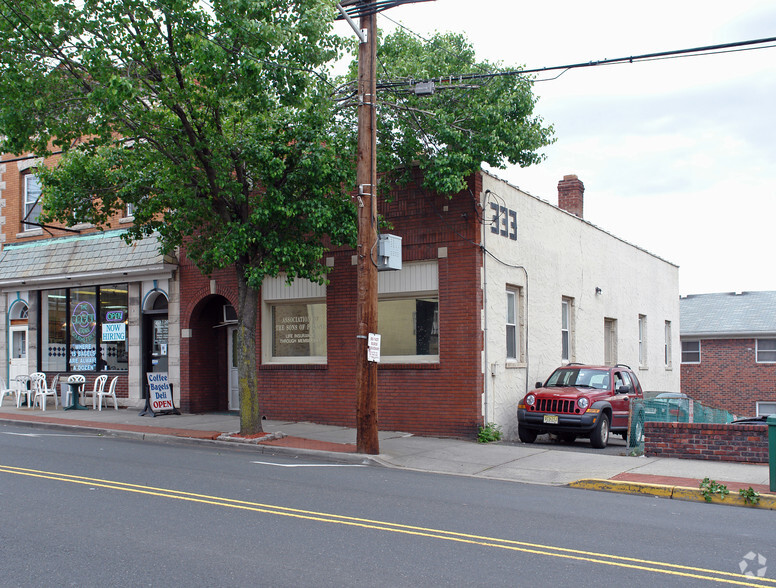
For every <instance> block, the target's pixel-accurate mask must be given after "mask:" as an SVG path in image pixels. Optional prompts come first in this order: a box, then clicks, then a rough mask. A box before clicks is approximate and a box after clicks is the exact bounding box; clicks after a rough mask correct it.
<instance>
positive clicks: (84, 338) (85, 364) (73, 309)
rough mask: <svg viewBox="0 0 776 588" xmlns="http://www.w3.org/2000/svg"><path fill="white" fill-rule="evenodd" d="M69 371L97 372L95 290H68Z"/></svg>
mask: <svg viewBox="0 0 776 588" xmlns="http://www.w3.org/2000/svg"><path fill="white" fill-rule="evenodd" d="M70 369H71V370H72V371H74V372H94V371H97V289H96V288H94V287H92V288H74V289H72V290H70Z"/></svg>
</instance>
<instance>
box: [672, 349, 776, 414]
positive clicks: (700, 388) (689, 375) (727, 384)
mask: <svg viewBox="0 0 776 588" xmlns="http://www.w3.org/2000/svg"><path fill="white" fill-rule="evenodd" d="M681 369H682V376H681V381H682V392H684V393H685V394H687V395H688V396H690V397H691V398H694V399H695V400H698V401H700V402H702V403H703V404H706V405H707V406H711V407H714V408H721V409H724V410H729V411H730V412H732V413H734V414H736V415H738V416H755V414H756V402H757V401H776V364H773V363H757V362H756V361H755V340H754V339H716V340H703V341H701V363H699V364H682V368H681Z"/></svg>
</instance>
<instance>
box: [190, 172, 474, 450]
mask: <svg viewBox="0 0 776 588" xmlns="http://www.w3.org/2000/svg"><path fill="white" fill-rule="evenodd" d="M480 182H481V178H480V176H479V175H477V176H476V177H474V178H472V179H471V180H470V189H471V193H474V194H477V193H479V191H480V190H481V187H480V185H479V183H480ZM471 193H470V192H469V191H468V190H467V191H464V192H461V193H460V194H458V195H456V196H455V197H454V198H453V199H451V200H448V199H447V198H444V197H440V196H438V195H435V194H430V193H427V192H425V191H424V190H421V189H419V188H418V187H417V185H415V186H412V187H409V188H402V189H396V190H392V191H391V201H390V202H389V203H381V205H380V207H379V209H380V214H381V216H383V218H385V220H386V221H387V222H389V223H391V227H392V228H391V230H390V233H392V234H396V235H399V236H401V237H402V258H403V261H404V262H405V263H406V262H411V261H422V260H430V259H434V260H437V263H438V268H439V333H440V361H439V363H437V364H398V365H396V364H380V365H379V366H378V418H379V427H380V429H381V430H399V431H408V432H412V433H417V434H427V435H437V436H463V437H466V436H474V435H475V434H476V428H477V425H479V424H481V423H482V415H481V394H482V391H483V376H482V371H481V353H482V346H483V339H482V326H481V322H480V321H481V312H482V290H481V288H480V279H481V266H482V255H481V253H480V250H479V246H478V243H479V241H480V232H479V231H480V228H481V225H480V224H479V222H478V218H479V216H480V215H479V214H478V211H477V210H476V208H475V205H476V204H475V199H474V198H473V197H472V195H471ZM440 248H446V251H447V253H446V256H445V255H443V256H442V257H439V252H440ZM354 253H355V252H354V251H353V250H351V249H346V248H341V249H338V250H335V251H332V252H331V254H329V255H327V257H331V256H333V257H334V268H333V271H332V273H331V274H329V279H330V284H329V285H328V286H327V298H326V303H327V339H328V353H327V361H326V364H324V365H297V364H282V365H280V364H263V365H260V367H259V382H258V392H259V400H260V407H261V412H262V414H263V415H264V416H266V417H267V418H269V419H276V420H284V419H288V420H310V421H315V422H319V423H327V424H334V425H343V426H349V427H353V426H355V424H356V423H355V417H356V396H355V394H356V385H355V374H356V359H355V353H356V332H357V331H356V324H355V318H356V302H357V301H356V267H355V266H354V265H352V263H351V257H352V255H353V254H354ZM180 267H181V280H182V282H181V309H182V316H181V326H182V327H183V328H191V329H192V336H191V338H188V339H184V340H183V341H182V346H181V407H182V408H183V409H184V410H187V409H188V410H193V409H195V408H196V409H208V410H212V409H213V408H212V407H213V404H212V402H213V397H212V391H213V390H214V389H215V388H218V387H221V390H220V391H217V392H216V393H217V394H219V395H220V397H221V398H225V395H226V386H225V385H224V384H223V381H221V380H219V376H218V375H216V374H214V371H218V370H219V369H220V368H218V366H217V365H216V364H217V361H220V360H218V359H217V358H216V357H215V355H216V354H221V353H222V352H223V353H225V351H223V350H222V349H221V348H220V344H219V343H218V342H217V341H215V340H213V339H212V337H211V338H205V337H206V331H207V329H202V330H201V331H198V330H197V328H196V325H197V324H199V323H200V322H201V320H202V317H203V314H202V312H203V311H202V308H203V307H202V304H203V303H206V301H207V300H208V299H212V297H213V296H214V295H213V294H210V289H209V284H210V280H211V279H212V280H214V281H215V283H216V287H217V289H218V290H219V291H220V290H221V289H227V290H228V289H231V291H234V290H235V288H234V284H235V277H234V273H233V272H232V271H231V270H230V271H222V272H218V273H215V274H213V275H212V276H210V277H205V276H202V275H200V274H199V272H198V271H197V270H196V268H194V267H193V266H192V265H191V264H190V263H189V262H188V261H187V260H185V258H182V259H181V266H180ZM203 301H204V302H203ZM234 302H236V301H234ZM235 307H236V304H235ZM260 321H261V316H259V322H260ZM260 326H261V325H260V324H259V325H258V327H259V328H257V333H258V336H257V359H259V360H260V357H261V328H260ZM193 327H195V328H193ZM217 330H218V329H217ZM217 330H216V331H217ZM210 332H211V333H212V332H213V330H212V329H211V330H210ZM203 338H204V339H203ZM204 396H207V398H209V400H206V399H205V398H204ZM217 404H218V403H217Z"/></svg>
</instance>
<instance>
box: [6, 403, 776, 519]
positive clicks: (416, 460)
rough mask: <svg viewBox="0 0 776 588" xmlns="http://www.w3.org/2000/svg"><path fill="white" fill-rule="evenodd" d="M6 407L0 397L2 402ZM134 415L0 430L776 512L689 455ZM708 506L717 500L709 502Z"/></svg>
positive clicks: (755, 480)
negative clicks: (372, 449)
mask: <svg viewBox="0 0 776 588" xmlns="http://www.w3.org/2000/svg"><path fill="white" fill-rule="evenodd" d="M8 402H9V401H8V400H6V403H8ZM139 412H140V411H139V410H138V409H131V408H130V409H124V408H122V409H120V410H118V411H117V410H114V409H112V408H111V409H103V410H102V411H95V410H88V411H64V410H62V409H61V408H60V409H57V410H54V409H53V407H49V409H48V410H46V411H45V412H44V411H41V410H32V409H29V408H19V409H17V408H16V407H15V406H14V407H10V406H8V405H6V406H3V407H0V432H2V429H3V427H4V426H6V425H8V424H12V423H13V424H25V425H26V426H31V427H45V428H66V429H69V430H78V431H93V432H100V433H101V434H106V435H115V436H121V437H130V438H136V439H149V440H150V439H153V440H160V441H169V442H173V441H185V440H188V441H189V442H198V443H208V444H218V445H224V444H240V445H241V446H244V447H250V448H251V449H252V450H254V451H259V452H263V453H285V454H293V455H309V456H316V457H323V458H325V459H330V460H336V461H348V462H359V463H362V462H365V461H366V462H375V463H378V464H381V465H384V466H389V467H397V468H405V469H412V470H418V471H426V472H437V473H445V474H456V475H466V476H473V477H479V478H490V479H497V480H507V481H514V482H524V483H528V484H547V485H569V486H572V487H577V488H586V489H596V490H607V491H613V492H628V493H640V494H650V495H655V496H663V497H666V498H675V499H682V500H704V497H703V495H702V494H701V492H700V490H699V485H700V482H701V480H702V479H703V478H706V477H708V478H710V479H711V480H714V481H716V482H718V483H720V484H724V485H726V486H727V488H728V490H729V491H730V494H729V495H728V496H727V497H726V498H725V499H724V503H725V504H741V505H745V504H746V502H745V501H744V499H743V498H742V497H741V496H739V494H738V490H739V489H744V490H746V489H748V488H750V487H751V488H752V489H753V490H755V491H756V492H758V493H759V494H760V496H761V498H760V501H759V503H758V504H757V506H758V507H761V508H769V509H776V493H771V492H770V490H769V469H768V466H767V465H753V464H742V463H729V462H714V461H703V460H689V459H672V458H654V457H653V458H647V457H626V456H616V455H605V454H596V453H581V452H570V451H562V450H557V449H552V448H551V446H546V445H544V446H542V445H523V444H514V445H508V444H501V443H491V444H480V443H476V442H473V441H463V440H460V439H440V438H433V437H417V436H414V435H411V434H408V433H400V432H386V431H381V432H380V434H379V439H380V451H381V453H380V455H377V456H367V455H363V454H358V453H356V445H355V444H356V431H355V429H350V428H345V427H336V426H327V425H317V424H313V423H298V422H284V421H264V423H263V428H264V431H265V432H266V433H267V434H268V437H267V438H266V439H264V440H246V439H239V438H235V437H233V436H230V434H232V433H236V432H237V431H238V430H239V417H238V416H236V415H234V414H221V413H219V414H213V413H210V414H196V415H195V414H183V415H166V416H157V417H141V416H139ZM714 501H715V502H719V499H718V498H716V497H715V500H714Z"/></svg>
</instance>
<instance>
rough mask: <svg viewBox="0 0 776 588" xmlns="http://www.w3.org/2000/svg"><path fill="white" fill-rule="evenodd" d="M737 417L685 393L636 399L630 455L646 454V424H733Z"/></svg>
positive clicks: (630, 425)
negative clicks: (704, 403) (706, 404)
mask: <svg viewBox="0 0 776 588" xmlns="http://www.w3.org/2000/svg"><path fill="white" fill-rule="evenodd" d="M735 419H736V415H734V414H733V413H731V412H728V411H727V410H720V409H718V408H711V407H710V406H705V405H703V404H701V403H700V402H698V401H696V400H693V399H692V398H689V397H687V396H684V395H682V394H673V393H666V394H658V395H657V396H655V397H654V398H645V399H643V400H634V401H632V402H631V405H630V414H629V417H628V440H627V443H628V454H629V455H643V453H644V423H648V422H655V423H703V424H706V423H716V424H724V423H732V422H733V421H734V420H735Z"/></svg>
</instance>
